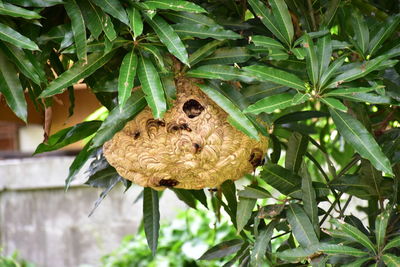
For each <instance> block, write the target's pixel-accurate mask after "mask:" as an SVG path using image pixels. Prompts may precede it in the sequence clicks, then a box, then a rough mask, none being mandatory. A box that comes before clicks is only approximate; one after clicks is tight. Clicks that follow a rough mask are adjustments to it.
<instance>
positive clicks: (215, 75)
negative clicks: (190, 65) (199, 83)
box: [186, 64, 254, 83]
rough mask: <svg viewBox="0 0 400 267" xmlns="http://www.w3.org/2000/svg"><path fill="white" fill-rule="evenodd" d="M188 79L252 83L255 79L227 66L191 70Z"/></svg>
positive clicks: (211, 66)
mask: <svg viewBox="0 0 400 267" xmlns="http://www.w3.org/2000/svg"><path fill="white" fill-rule="evenodd" d="M186 75H187V76H188V77H194V78H206V79H219V80H224V81H232V80H238V81H242V82H245V83H250V82H252V81H253V80H254V79H253V78H251V77H249V76H247V75H245V74H244V73H243V72H242V71H241V70H240V69H238V68H235V67H232V66H226V65H218V64H216V65H203V66H201V67H198V68H196V69H191V70H190V71H188V72H187V73H186Z"/></svg>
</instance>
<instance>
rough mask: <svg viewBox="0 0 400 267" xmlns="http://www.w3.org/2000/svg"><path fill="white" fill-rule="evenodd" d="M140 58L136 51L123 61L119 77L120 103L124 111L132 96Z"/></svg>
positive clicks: (131, 52)
mask: <svg viewBox="0 0 400 267" xmlns="http://www.w3.org/2000/svg"><path fill="white" fill-rule="evenodd" d="M137 63H138V58H137V56H136V54H135V53H134V51H130V52H128V53H127V54H126V55H125V56H124V59H123V60H122V63H121V67H120V68H119V77H118V103H119V106H120V108H121V109H122V108H123V106H124V105H125V103H126V101H127V100H128V98H129V97H130V96H131V93H132V88H133V80H134V78H135V76H136V67H137Z"/></svg>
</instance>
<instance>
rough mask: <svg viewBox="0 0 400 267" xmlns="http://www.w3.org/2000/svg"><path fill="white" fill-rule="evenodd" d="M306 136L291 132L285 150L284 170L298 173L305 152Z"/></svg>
mask: <svg viewBox="0 0 400 267" xmlns="http://www.w3.org/2000/svg"><path fill="white" fill-rule="evenodd" d="M307 146H308V136H306V135H302V134H300V133H298V132H293V133H292V135H291V136H290V138H289V140H288V147H287V149H286V157H285V168H286V169H289V170H291V171H293V172H294V173H298V171H299V169H300V166H301V163H302V161H303V156H304V154H305V153H306V152H307Z"/></svg>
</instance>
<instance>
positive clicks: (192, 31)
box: [173, 23, 241, 40]
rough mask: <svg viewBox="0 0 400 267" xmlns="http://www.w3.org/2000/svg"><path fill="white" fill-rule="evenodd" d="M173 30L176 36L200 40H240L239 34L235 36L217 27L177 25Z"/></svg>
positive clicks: (231, 32) (233, 33) (229, 31)
mask: <svg viewBox="0 0 400 267" xmlns="http://www.w3.org/2000/svg"><path fill="white" fill-rule="evenodd" d="M173 29H174V30H175V32H176V33H177V34H179V35H180V36H182V37H185V36H190V37H197V38H200V39H207V38H214V39H217V40H225V39H232V40H236V39H239V38H241V36H240V34H237V33H235V32H233V31H231V30H225V29H224V28H222V27H221V26H219V25H216V26H213V27H210V26H208V25H203V24H185V23H178V24H175V25H173Z"/></svg>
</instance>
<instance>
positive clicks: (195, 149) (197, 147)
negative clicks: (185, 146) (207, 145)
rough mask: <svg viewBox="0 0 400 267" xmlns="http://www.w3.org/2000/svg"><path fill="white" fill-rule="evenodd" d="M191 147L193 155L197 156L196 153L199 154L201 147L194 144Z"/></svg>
mask: <svg viewBox="0 0 400 267" xmlns="http://www.w3.org/2000/svg"><path fill="white" fill-rule="evenodd" d="M193 146H194V153H196V154H197V153H200V152H201V149H202V147H201V145H199V144H197V143H194V144H193Z"/></svg>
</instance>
